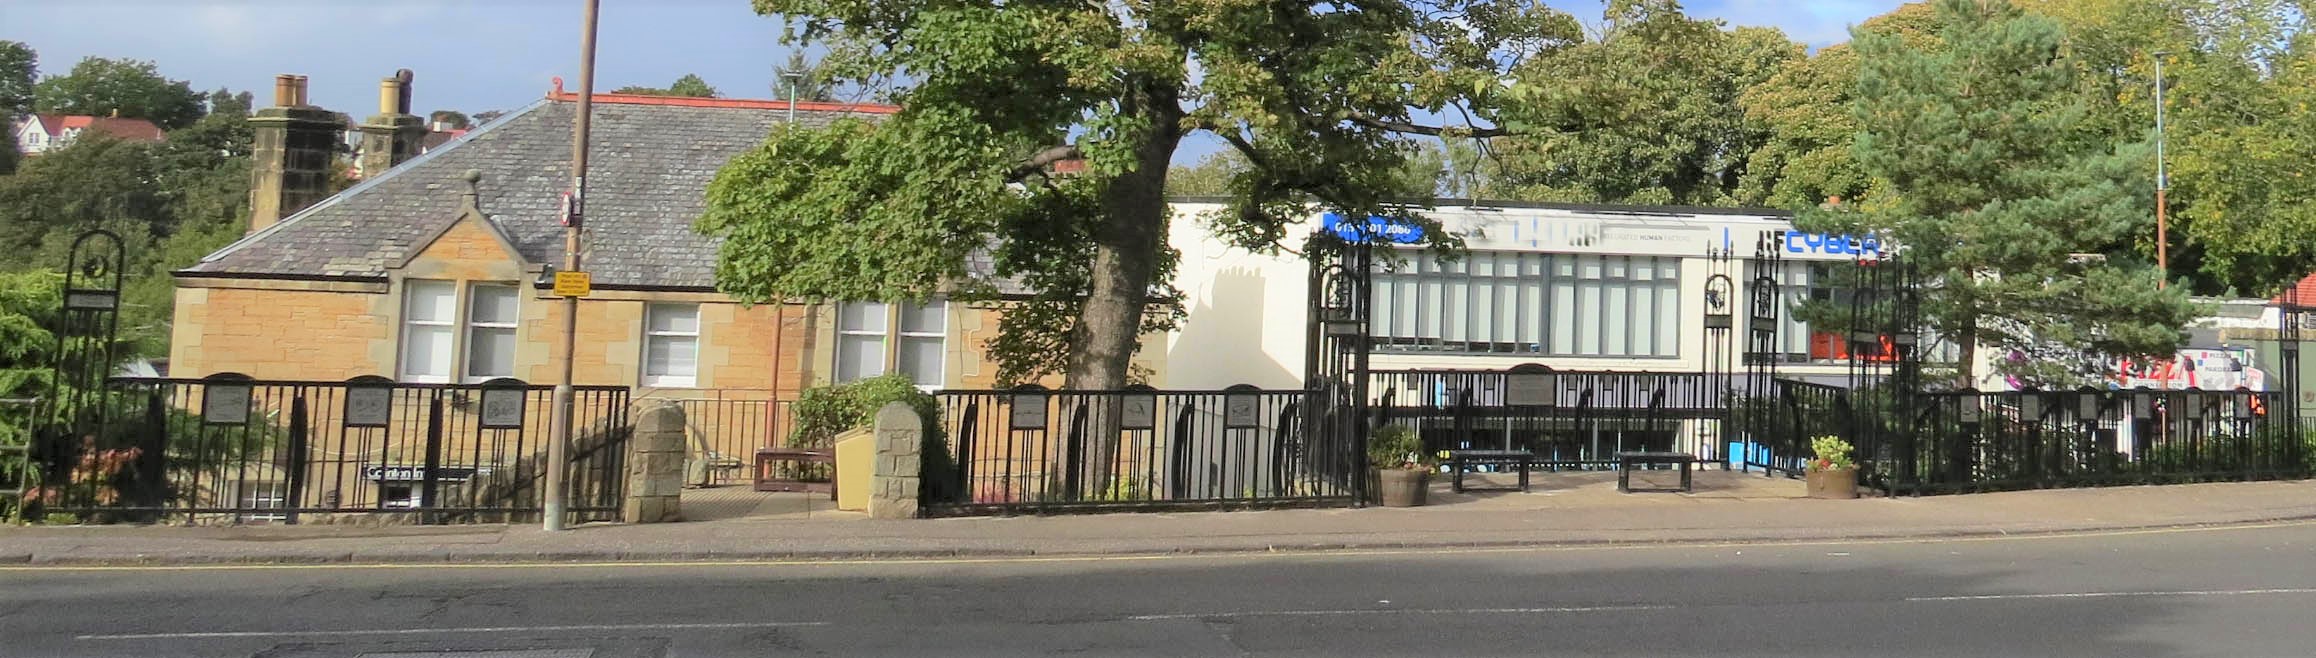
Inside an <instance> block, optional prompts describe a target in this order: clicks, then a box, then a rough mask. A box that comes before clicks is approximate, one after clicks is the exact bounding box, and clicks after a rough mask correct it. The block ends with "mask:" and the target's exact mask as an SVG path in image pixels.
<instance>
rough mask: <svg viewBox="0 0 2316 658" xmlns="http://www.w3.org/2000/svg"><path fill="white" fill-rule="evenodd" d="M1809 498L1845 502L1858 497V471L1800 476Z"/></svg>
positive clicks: (1822, 472)
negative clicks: (1805, 485)
mask: <svg viewBox="0 0 2316 658" xmlns="http://www.w3.org/2000/svg"><path fill="white" fill-rule="evenodd" d="M1802 479H1803V481H1804V482H1805V483H1807V486H1808V488H1809V497H1811V498H1831V499H1837V500H1846V499H1850V498H1856V497H1858V469H1854V468H1844V469H1839V470H1831V471H1810V472H1808V473H1804V474H1802Z"/></svg>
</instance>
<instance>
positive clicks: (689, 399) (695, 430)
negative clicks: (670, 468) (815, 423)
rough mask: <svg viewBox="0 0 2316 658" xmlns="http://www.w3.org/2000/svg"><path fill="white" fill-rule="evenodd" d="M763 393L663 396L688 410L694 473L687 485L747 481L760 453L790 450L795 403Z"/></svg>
mask: <svg viewBox="0 0 2316 658" xmlns="http://www.w3.org/2000/svg"><path fill="white" fill-rule="evenodd" d="M771 393H772V392H771V391H764V390H702V391H685V392H682V393H681V394H668V395H661V396H658V397H660V398H662V399H666V400H670V401H673V402H675V404H676V406H678V407H681V408H683V410H684V442H685V448H684V449H685V454H686V458H687V461H689V462H691V469H690V472H689V473H687V474H686V476H685V482H686V483H687V484H695V485H708V484H728V483H731V482H734V481H738V480H743V479H747V477H748V473H747V465H748V464H749V463H751V461H750V460H752V459H753V458H754V456H755V454H756V450H757V449H759V448H775V447H782V446H786V445H787V444H788V433H789V432H790V431H792V428H793V427H794V425H793V422H794V418H793V416H791V415H790V413H789V412H790V409H789V407H790V405H792V404H794V402H795V401H794V400H777V399H773V396H772V394H771Z"/></svg>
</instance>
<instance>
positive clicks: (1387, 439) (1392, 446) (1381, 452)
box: [1367, 425, 1432, 471]
mask: <svg viewBox="0 0 2316 658" xmlns="http://www.w3.org/2000/svg"><path fill="white" fill-rule="evenodd" d="M1367 463H1368V464H1369V465H1371V466H1374V467H1375V468H1379V469H1390V468H1401V469H1408V470H1417V471H1420V470H1426V469H1429V468H1431V465H1432V458H1431V456H1430V455H1427V454H1424V452H1423V439H1422V437H1419V436H1416V434H1415V430H1413V429H1409V428H1407V427H1404V426H1400V425H1385V426H1383V427H1378V428H1375V434H1374V435H1373V436H1370V437H1368V439H1367Z"/></svg>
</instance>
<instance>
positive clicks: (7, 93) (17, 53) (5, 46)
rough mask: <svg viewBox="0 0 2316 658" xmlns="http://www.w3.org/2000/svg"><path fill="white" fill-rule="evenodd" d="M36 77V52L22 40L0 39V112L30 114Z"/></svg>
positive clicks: (38, 74)
mask: <svg viewBox="0 0 2316 658" xmlns="http://www.w3.org/2000/svg"><path fill="white" fill-rule="evenodd" d="M39 79H40V53H38V52H34V51H33V50H32V46H28V45H25V44H24V42H22V41H6V40H0V116H11V117H20V116H24V115H26V114H31V113H32V99H33V88H34V85H35V84H36V83H37V82H38V80H39ZM10 143H14V142H13V140H10ZM0 173H7V171H6V170H0Z"/></svg>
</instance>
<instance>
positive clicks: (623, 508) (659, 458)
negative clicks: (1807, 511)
mask: <svg viewBox="0 0 2316 658" xmlns="http://www.w3.org/2000/svg"><path fill="white" fill-rule="evenodd" d="M646 404H648V405H650V406H647V407H644V409H643V412H642V413H640V414H637V416H636V419H635V433H634V434H633V435H632V438H630V439H629V440H630V441H632V442H633V443H632V444H631V445H630V446H629V449H628V460H627V499H626V500H624V501H622V504H621V505H620V507H619V516H620V518H621V520H624V521H626V522H628V523H673V522H677V521H682V520H683V487H684V410H683V407H680V406H677V405H676V404H675V403H674V402H669V401H667V400H652V401H649V402H647V403H646Z"/></svg>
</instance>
